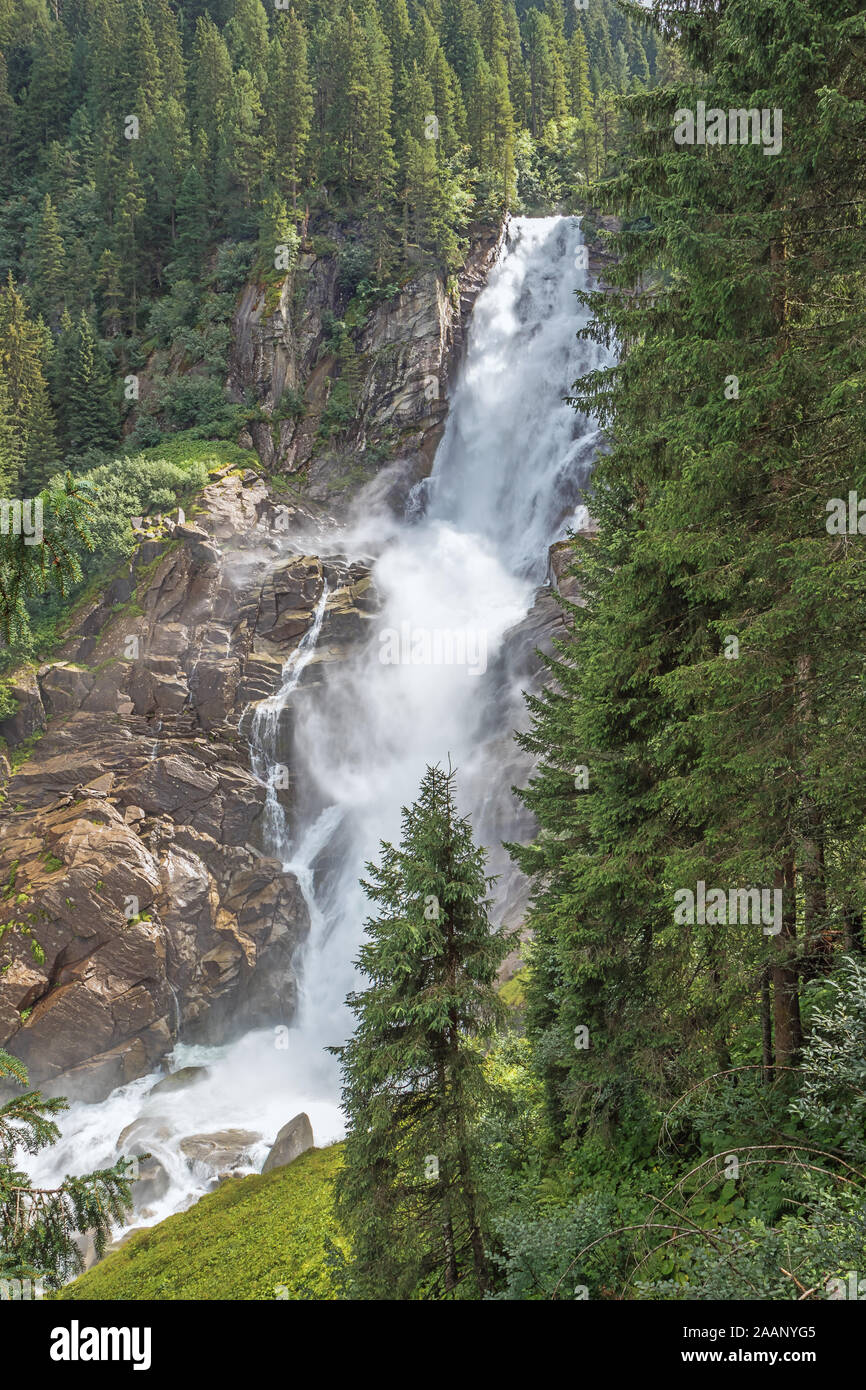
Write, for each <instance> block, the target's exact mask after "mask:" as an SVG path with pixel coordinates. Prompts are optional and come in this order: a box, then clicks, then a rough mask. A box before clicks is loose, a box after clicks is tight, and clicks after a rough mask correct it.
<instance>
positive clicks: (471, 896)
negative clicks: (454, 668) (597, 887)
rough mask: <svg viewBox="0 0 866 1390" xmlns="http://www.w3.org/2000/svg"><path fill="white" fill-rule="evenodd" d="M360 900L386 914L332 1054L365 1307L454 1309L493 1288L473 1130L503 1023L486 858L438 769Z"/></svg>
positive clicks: (430, 772)
mask: <svg viewBox="0 0 866 1390" xmlns="http://www.w3.org/2000/svg"><path fill="white" fill-rule="evenodd" d="M367 869H368V873H369V875H370V878H369V881H367V882H365V883H364V885H363V886H364V889H365V892H366V893H367V896H368V897H369V898H370V899H371V901H372V902H374V903H377V904H378V905H379V908H380V911H379V915H378V916H376V917H374V918H371V919H370V920H369V921H368V922H367V924H366V927H367V939H366V941H365V942H364V944H363V946H362V947H361V951H360V955H359V957H358V961H357V964H358V966H359V967H360V969H361V971H362V972H363V974H364V976H365V977H366V979H367V981H368V984H367V985H366V987H365V988H364V989H362V990H360V991H359V992H357V993H355V994H352V995H350V997H349V1000H348V1002H349V1006H350V1008H351V1010H352V1012H353V1013H354V1015H355V1019H356V1026H355V1032H354V1034H353V1037H352V1038H351V1040H350V1042H349V1043H347V1044H346V1046H345V1047H343V1048H341V1049H335V1050H336V1051H337V1052H338V1055H340V1057H341V1062H342V1070H343V1106H344V1109H345V1112H346V1116H347V1119H348V1124H349V1133H348V1138H347V1140H346V1146H345V1163H344V1166H343V1168H342V1170H341V1172H340V1174H339V1177H338V1181H337V1210H338V1213H339V1217H340V1220H341V1222H342V1223H343V1226H344V1228H345V1229H346V1231H347V1233H348V1234H349V1236H350V1239H351V1243H352V1260H351V1273H350V1277H351V1286H352V1292H353V1293H354V1294H356V1295H357V1296H359V1297H362V1298H389V1299H409V1298H418V1297H420V1298H425V1297H426V1298H442V1297H444V1298H452V1297H473V1296H476V1297H477V1296H479V1295H483V1294H484V1292H485V1291H486V1290H487V1289H488V1288H489V1286H490V1269H489V1253H488V1230H487V1220H488V1218H487V1211H486V1205H485V1201H484V1194H483V1189H482V1180H481V1166H482V1165H481V1157H482V1155H481V1152H480V1150H479V1139H478V1130H477V1126H478V1120H479V1117H480V1116H481V1113H482V1111H483V1109H484V1107H485V1104H486V1103H487V1102H488V1100H489V1098H490V1095H491V1092H490V1086H489V1083H488V1082H487V1080H486V1078H485V1075H484V1057H483V1050H482V1048H483V1042H484V1039H485V1038H487V1037H489V1036H490V1034H491V1031H492V1029H493V1028H494V1026H495V1024H496V1022H497V1020H498V1019H499V1017H500V1011H501V1008H502V1006H501V1004H500V1001H499V998H498V995H497V993H496V988H495V980H496V972H497V969H498V967H499V965H500V964H501V962H502V960H503V958H504V956H505V954H506V953H507V951H508V949H509V945H510V936H509V934H508V933H505V932H498V931H495V930H493V928H492V927H491V924H490V921H489V918H488V906H489V904H488V900H487V894H488V890H489V886H490V884H491V882H492V880H490V879H489V878H488V877H487V876H486V875H485V872H484V852H483V851H482V850H480V849H478V848H477V847H476V846H475V845H474V843H473V839H472V830H471V827H470V825H469V822H468V820H466V819H463V818H461V817H460V816H459V815H458V813H457V810H456V806H455V784H454V772H453V771H452V770H451V769H449V770H448V771H447V772H443V771H442V769H441V768H439V767H428V769H427V771H426V773H425V776H424V779H423V781H422V784H421V791H420V795H419V797H418V800H417V801H416V802H415V804H414V805H413V806H412V807H410V808H409V809H405V808H404V811H403V821H402V835H401V841H400V844H399V846H397V847H395V846H394V845H391V844H385V843H383V845H382V854H381V863H380V864H379V865H378V866H376V865H373V864H370V865H368V866H367Z"/></svg>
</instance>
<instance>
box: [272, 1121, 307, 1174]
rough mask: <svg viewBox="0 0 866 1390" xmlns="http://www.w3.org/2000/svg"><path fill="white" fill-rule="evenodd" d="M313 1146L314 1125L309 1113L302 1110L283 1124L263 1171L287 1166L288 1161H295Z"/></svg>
mask: <svg viewBox="0 0 866 1390" xmlns="http://www.w3.org/2000/svg"><path fill="white" fill-rule="evenodd" d="M312 1147H313V1127H312V1125H311V1124H310V1117H309V1115H305V1114H304V1113H303V1111H302V1112H301V1114H300V1115H296V1116H295V1117H294V1119H293V1120H289V1123H288V1124H287V1125H283V1127H282V1129H281V1130H280V1132H279V1134H278V1135H277V1137H276V1139H275V1140H274V1144H273V1147H272V1149H271V1151H270V1153H269V1154H268V1156H267V1158H266V1159H265V1163H264V1167H263V1168H262V1172H263V1173H272V1172H273V1171H274V1169H275V1168H285V1166H286V1164H287V1163H293V1162H294V1161H295V1159H296V1158H299V1157H300V1156H301V1154H303V1153H306V1152H307V1149H311V1148H312Z"/></svg>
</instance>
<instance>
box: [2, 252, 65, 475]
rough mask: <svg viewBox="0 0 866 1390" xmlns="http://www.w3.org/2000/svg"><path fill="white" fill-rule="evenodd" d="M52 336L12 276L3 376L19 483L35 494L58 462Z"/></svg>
mask: <svg viewBox="0 0 866 1390" xmlns="http://www.w3.org/2000/svg"><path fill="white" fill-rule="evenodd" d="M47 336H48V335H47V333H46V330H45V327H44V325H43V324H41V322H34V321H33V320H32V319H30V318H29V316H28V314H27V311H26V309H25V306H24V301H23V299H22V297H21V295H20V293H19V292H18V290H17V289H16V288H15V285H14V284H13V281H12V276H11V274H10V276H9V278H8V281H7V283H6V286H5V288H4V289H3V291H2V292H0V375H2V377H3V379H4V383H5V388H6V395H7V400H8V408H9V417H10V420H11V425H12V463H13V466H14V469H15V472H16V474H17V477H18V485H19V487H20V488H21V489H22V490H23V492H24V493H25V494H26V495H29V496H34V495H35V494H36V493H37V492H39V491H40V489H41V488H42V487H43V486H44V484H45V481H46V479H47V477H48V476H49V473H50V472H51V470H52V469H53V468H54V467H55V466H56V463H57V447H56V441H55V436H54V418H53V415H52V411H51V403H50V400H49V395H48V386H47V382H46V377H45V365H46V350H47Z"/></svg>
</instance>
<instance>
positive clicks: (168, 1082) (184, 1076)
mask: <svg viewBox="0 0 866 1390" xmlns="http://www.w3.org/2000/svg"><path fill="white" fill-rule="evenodd" d="M208 1076H210V1070H209V1069H208V1068H207V1067H181V1068H180V1070H179V1071H172V1072H169V1074H168V1076H164V1077H163V1078H162V1080H161V1081H157V1083H156V1085H155V1086H151V1088H150V1090H149V1091H148V1093H147V1094H148V1095H149V1096H160V1095H163V1094H164V1093H165V1092H166V1091H168V1092H171V1091H183V1090H185V1089H186V1087H187V1086H193V1085H195V1083H196V1082H197V1081H204V1080H205V1078H206V1077H208Z"/></svg>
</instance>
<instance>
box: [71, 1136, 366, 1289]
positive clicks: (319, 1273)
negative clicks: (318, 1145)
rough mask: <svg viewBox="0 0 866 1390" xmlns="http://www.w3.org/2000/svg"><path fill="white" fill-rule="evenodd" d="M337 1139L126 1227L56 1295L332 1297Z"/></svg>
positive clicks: (338, 1242)
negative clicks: (120, 1239) (144, 1224)
mask: <svg viewBox="0 0 866 1390" xmlns="http://www.w3.org/2000/svg"><path fill="white" fill-rule="evenodd" d="M341 1153H342V1146H341V1145H339V1144H336V1145H334V1146H333V1147H331V1148H328V1149H312V1150H310V1151H309V1152H307V1153H304V1154H301V1156H300V1158H297V1159H295V1161H294V1162H293V1163H290V1164H288V1165H287V1166H286V1167H284V1168H278V1169H276V1171H274V1172H272V1173H265V1174H263V1175H261V1176H259V1177H249V1178H232V1179H229V1180H228V1181H227V1182H224V1183H221V1184H220V1187H219V1189H218V1190H217V1191H216V1192H212V1193H209V1194H208V1195H207V1196H206V1197H202V1198H201V1200H200V1201H199V1202H197V1203H196V1204H195V1206H194V1207H192V1208H190V1209H189V1210H188V1211H184V1212H179V1213H178V1214H177V1215H176V1216H170V1217H169V1218H168V1220H167V1221H163V1222H161V1223H160V1224H159V1225H158V1226H154V1227H152V1228H150V1229H148V1230H146V1231H141V1232H139V1233H138V1234H136V1235H134V1236H131V1237H130V1239H129V1240H127V1241H125V1242H124V1244H123V1245H122V1247H121V1248H120V1249H119V1250H117V1251H113V1252H112V1253H111V1254H110V1255H108V1256H106V1258H105V1259H104V1260H103V1261H102V1262H101V1263H100V1264H98V1265H96V1266H95V1267H94V1268H93V1269H91V1270H89V1271H88V1272H87V1273H86V1274H85V1275H83V1276H82V1277H81V1278H80V1279H77V1280H76V1281H75V1283H74V1284H70V1285H69V1287H68V1288H65V1289H64V1290H63V1292H62V1293H61V1295H60V1297H61V1298H62V1299H70V1300H77V1299H85V1300H87V1299H111V1300H118V1299H119V1300H121V1301H127V1300H148V1299H226V1300H230V1301H232V1302H236V1301H239V1300H240V1301H245V1300H249V1299H265V1300H270V1299H292V1300H294V1299H317V1300H319V1299H333V1298H336V1297H338V1296H339V1295H338V1288H339V1286H338V1283H337V1281H336V1276H335V1265H334V1259H333V1256H332V1251H336V1252H339V1251H340V1250H342V1249H344V1248H345V1239H344V1237H343V1236H342V1235H341V1233H340V1230H339V1227H338V1226H337V1225H336V1223H335V1221H334V1215H333V1183H334V1179H335V1177H336V1175H337V1172H338V1171H339V1166H340V1161H341Z"/></svg>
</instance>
